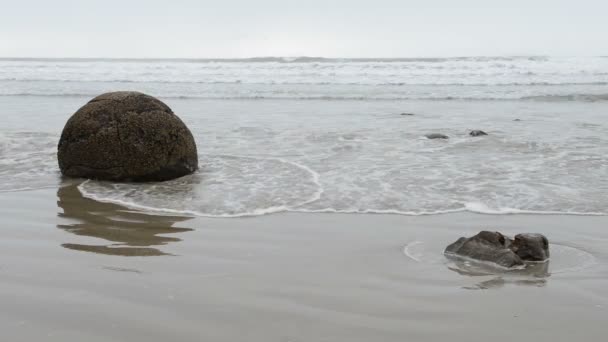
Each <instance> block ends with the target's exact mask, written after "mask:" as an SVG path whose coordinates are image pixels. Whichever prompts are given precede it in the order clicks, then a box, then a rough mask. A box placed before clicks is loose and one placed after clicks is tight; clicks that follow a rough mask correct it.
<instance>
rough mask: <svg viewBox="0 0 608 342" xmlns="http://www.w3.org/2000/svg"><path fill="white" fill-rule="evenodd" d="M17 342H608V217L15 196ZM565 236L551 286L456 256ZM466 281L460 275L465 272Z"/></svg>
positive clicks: (12, 258) (13, 329)
mask: <svg viewBox="0 0 608 342" xmlns="http://www.w3.org/2000/svg"><path fill="white" fill-rule="evenodd" d="M0 217H2V226H3V227H2V229H3V238H2V240H1V241H0V244H1V247H0V253H1V256H0V260H1V261H0V303H2V310H1V312H0V330H1V331H2V336H3V337H4V338H5V339H7V340H10V341H34V340H45V341H79V340H86V341H108V340H112V341H166V340H176V341H237V340H240V341H242V340H248V341H403V340H408V341H440V340H450V341H488V340H492V341H512V340H513V339H517V338H524V337H525V338H526V339H529V340H536V341H572V340H574V339H584V340H585V341H600V340H603V338H604V337H605V336H604V335H605V332H606V327H605V323H606V319H607V318H608V311H607V310H608V290H607V289H608V247H607V246H608V244H607V242H608V232H607V231H606V230H605V227H606V225H607V224H608V218H607V217H605V216H596V217H594V216H585V217H581V216H564V215H562V216H555V215H503V216H495V215H480V214H472V213H457V214H446V215H434V216H398V215H370V214H303V213H284V214H276V215H269V216H260V217H251V218H240V219H218V218H201V217H198V218H193V217H172V216H156V215H149V214H144V213H141V212H137V211H132V210H128V209H126V208H123V207H120V206H117V205H114V204H105V203H99V202H95V201H93V200H90V199H86V198H83V197H82V196H81V195H80V193H79V192H78V190H77V188H76V187H75V186H74V185H68V186H66V187H63V188H60V189H58V190H57V189H44V190H37V191H26V192H13V193H2V194H0ZM483 228H495V229H500V230H502V231H504V232H505V233H508V234H513V233H517V232H520V231H536V232H541V233H544V234H546V235H547V236H550V237H551V242H552V245H551V248H552V252H553V258H552V259H551V261H550V263H549V265H548V270H547V272H546V273H543V274H520V275H509V274H502V275H500V274H498V275H492V274H485V275H481V274H476V273H467V272H462V270H466V268H459V267H458V265H455V264H452V263H450V262H449V261H448V260H447V259H445V258H444V256H443V255H442V248H443V247H444V246H445V245H446V244H448V243H450V242H452V241H453V240H454V239H456V238H457V237H458V236H461V235H466V234H470V233H471V232H475V231H477V230H480V229H483ZM459 271H460V272H459Z"/></svg>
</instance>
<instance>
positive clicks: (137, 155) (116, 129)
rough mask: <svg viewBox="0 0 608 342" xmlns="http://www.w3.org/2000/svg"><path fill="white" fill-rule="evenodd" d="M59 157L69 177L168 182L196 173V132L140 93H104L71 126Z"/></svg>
mask: <svg viewBox="0 0 608 342" xmlns="http://www.w3.org/2000/svg"><path fill="white" fill-rule="evenodd" d="M57 157H58V159H59V168H60V169H61V173H62V174H63V175H64V176H67V177H76V178H91V179H98V180H111V181H133V182H149V181H165V180H170V179H175V178H178V177H182V176H185V175H188V174H191V173H192V172H194V171H195V170H196V169H197V168H198V155H197V151H196V143H195V142H194V137H193V136H192V133H191V132H190V130H189V129H188V127H186V125H185V124H184V123H183V122H182V120H180V119H179V118H178V117H177V116H176V115H175V114H173V112H172V111H171V109H170V108H169V107H168V106H167V105H165V104H164V103H163V102H161V101H160V100H158V99H156V98H154V97H152V96H148V95H145V94H142V93H138V92H126V91H124V92H123V91H121V92H113V93H106V94H103V95H100V96H97V97H96V98H94V99H92V100H91V101H89V103H87V104H86V105H84V106H83V107H82V108H80V109H79V110H78V111H77V112H76V113H75V114H74V115H73V116H72V117H71V118H70V119H69V120H68V122H67V124H66V125H65V128H64V129H63V133H62V134H61V139H60V140H59V147H58V153H57Z"/></svg>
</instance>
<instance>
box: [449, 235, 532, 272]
mask: <svg viewBox="0 0 608 342" xmlns="http://www.w3.org/2000/svg"><path fill="white" fill-rule="evenodd" d="M509 244H510V241H509V239H507V238H505V236H504V235H502V234H500V233H498V232H489V231H482V232H480V233H479V234H477V235H475V236H473V237H470V238H464V237H462V238H460V239H458V240H457V241H456V242H454V243H453V244H451V245H449V246H448V247H446V249H445V253H447V254H456V255H460V256H465V257H468V258H471V259H476V260H481V261H489V262H493V263H496V264H498V265H501V266H504V267H513V266H518V265H523V264H524V262H523V260H522V259H521V258H520V257H519V256H518V255H517V254H515V253H514V252H513V251H512V250H510V249H509V248H508V247H509Z"/></svg>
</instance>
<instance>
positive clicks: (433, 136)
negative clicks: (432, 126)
mask: <svg viewBox="0 0 608 342" xmlns="http://www.w3.org/2000/svg"><path fill="white" fill-rule="evenodd" d="M425 137H426V138H427V139H449V138H450V137H448V136H447V135H445V134H441V133H431V134H427V135H425Z"/></svg>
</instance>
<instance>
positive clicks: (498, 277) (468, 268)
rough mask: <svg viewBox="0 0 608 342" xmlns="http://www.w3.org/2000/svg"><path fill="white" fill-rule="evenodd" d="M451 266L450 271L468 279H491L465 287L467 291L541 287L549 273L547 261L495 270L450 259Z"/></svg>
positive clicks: (469, 262)
mask: <svg viewBox="0 0 608 342" xmlns="http://www.w3.org/2000/svg"><path fill="white" fill-rule="evenodd" d="M450 259H451V261H452V262H453V264H452V266H448V269H449V270H450V271H454V272H456V273H458V274H460V275H464V276H469V277H492V278H491V279H489V280H484V281H482V282H479V283H477V284H475V285H473V286H465V287H463V288H464V289H467V290H487V289H495V288H501V287H503V286H505V285H509V284H512V285H519V286H536V287H543V286H545V285H546V284H547V280H548V278H549V277H550V276H551V273H549V261H546V262H542V263H531V264H528V265H526V268H524V269H515V270H497V269H492V268H491V267H488V266H487V265H483V264H476V263H473V262H471V261H468V260H463V259H459V258H450Z"/></svg>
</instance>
